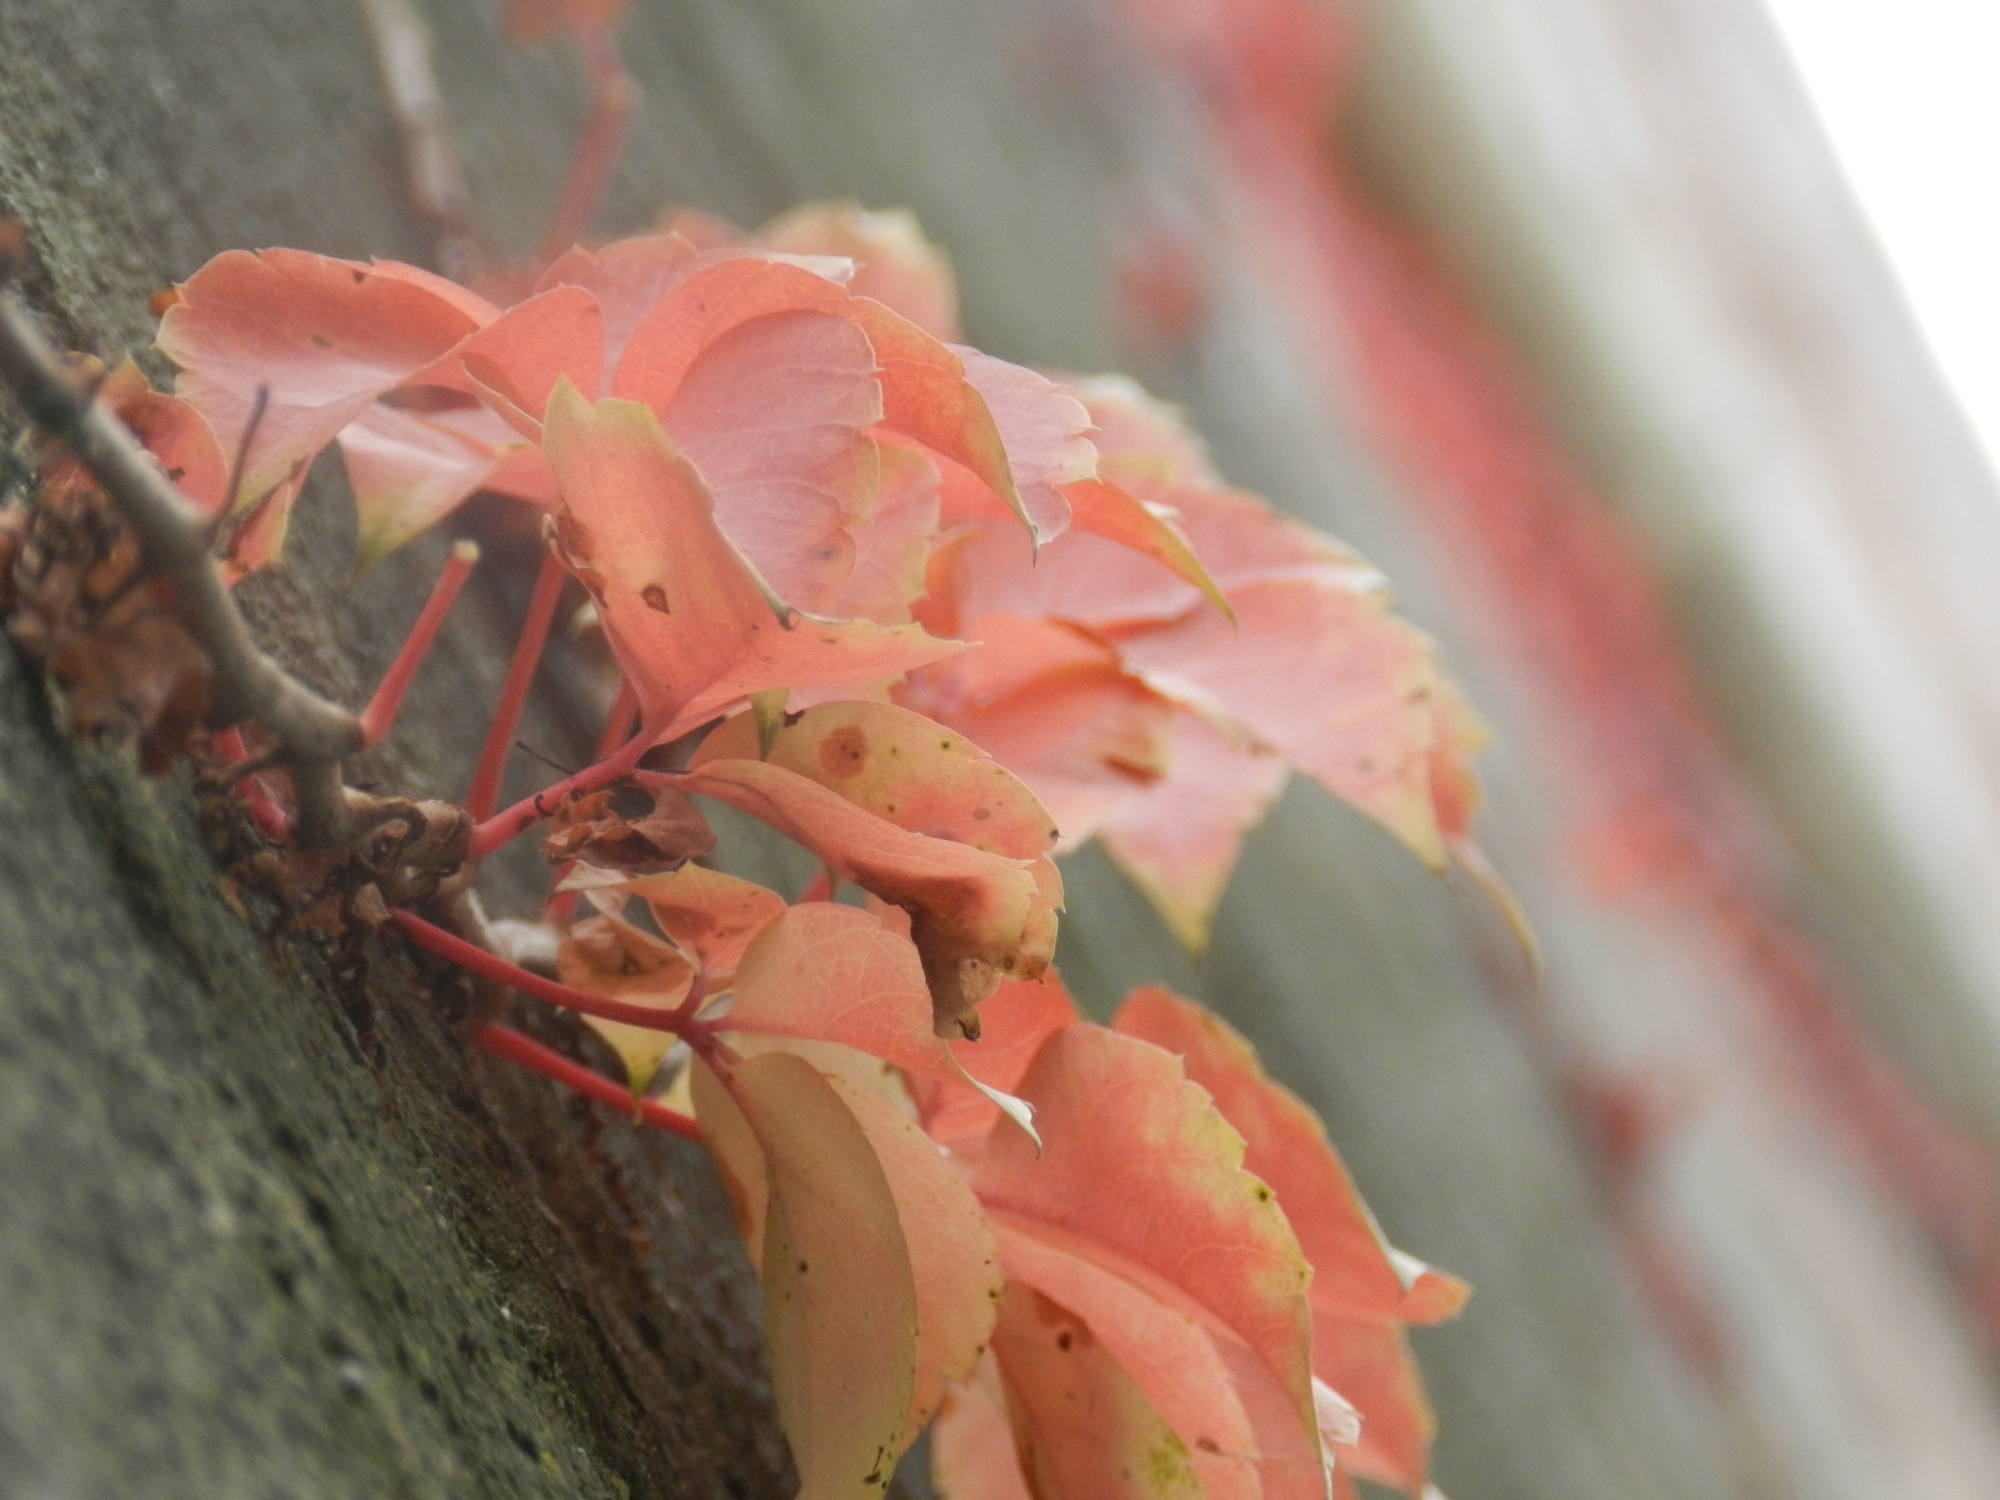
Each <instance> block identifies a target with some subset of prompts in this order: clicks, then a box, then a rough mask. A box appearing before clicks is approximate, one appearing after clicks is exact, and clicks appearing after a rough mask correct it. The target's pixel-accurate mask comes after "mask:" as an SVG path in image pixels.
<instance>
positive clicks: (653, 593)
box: [639, 583, 673, 615]
mask: <svg viewBox="0 0 2000 1500" xmlns="http://www.w3.org/2000/svg"><path fill="white" fill-rule="evenodd" d="M639 597H640V598H641V599H643V600H645V602H646V608H648V609H657V610H658V611H659V612H660V613H661V614H663V615H665V614H671V613H673V611H672V610H671V609H670V608H669V607H668V605H667V591H666V590H665V589H663V588H661V587H660V586H659V585H658V584H657V583H649V584H647V585H646V586H645V587H644V588H643V589H641V590H640V591H639Z"/></svg>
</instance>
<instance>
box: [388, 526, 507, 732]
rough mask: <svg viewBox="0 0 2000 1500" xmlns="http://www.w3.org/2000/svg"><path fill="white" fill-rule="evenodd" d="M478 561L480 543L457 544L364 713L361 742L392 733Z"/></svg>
mask: <svg viewBox="0 0 2000 1500" xmlns="http://www.w3.org/2000/svg"><path fill="white" fill-rule="evenodd" d="M478 561H479V544H478V543H477V542H455V543H453V544H452V549H451V556H450V557H448V558H446V559H445V564H444V571H443V572H441V573H439V574H438V578H437V582H436V583H434V584H432V585H431V596H430V598H429V599H428V600H426V601H425V602H424V607H423V611H422V613H420V614H419V615H418V616H417V623H416V624H414V625H412V626H411V627H410V633H409V634H408V635H407V636H405V637H404V638H403V646H402V649H401V650H400V651H398V652H397V653H396V659H395V660H394V661H393V662H391V663H389V670H388V671H387V672H384V673H383V674H382V685H381V686H380V687H378V688H376V689H375V696H374V697H373V698H370V699H369V700H368V706H367V707H366V708H364V709H362V710H361V743H362V744H364V745H372V744H374V743H375V742H376V741H377V740H379V739H381V738H382V736H383V735H385V734H387V733H388V732H389V726H390V725H391V724H393V723H395V722H396V710H397V709H399V708H401V707H402V706H403V694H404V693H406V692H408V691H409V687H410V683H411V681H412V680H413V679H414V678H415V677H416V675H417V668H419V667H421V666H422V665H423V664H424V657H425V656H426V655H427V654H428V653H429V651H430V649H431V644H432V642H434V641H435V640H436V639H437V633H438V630H439V628H440V627H441V626H442V625H443V624H444V617H445V616H446V615H448V614H450V613H451V606H452V604H453V603H454V602H455V601H456V600H457V598H458V591H459V590H460V589H462V588H464V587H465V580H466V579H468V578H470V577H471V576H472V569H473V566H474V565H475V564H476V563H477V562H478Z"/></svg>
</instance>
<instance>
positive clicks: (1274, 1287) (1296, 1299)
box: [972, 1023, 1316, 1441]
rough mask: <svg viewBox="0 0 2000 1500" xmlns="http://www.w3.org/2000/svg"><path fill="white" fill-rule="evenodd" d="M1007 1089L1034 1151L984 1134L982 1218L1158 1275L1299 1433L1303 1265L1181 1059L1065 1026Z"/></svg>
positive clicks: (1303, 1375) (1304, 1404)
mask: <svg viewBox="0 0 2000 1500" xmlns="http://www.w3.org/2000/svg"><path fill="white" fill-rule="evenodd" d="M1020 1092H1021V1093H1022V1095H1023V1096H1024V1097H1026V1098H1027V1099H1028V1100H1029V1101H1030V1102H1031V1103H1033V1104H1034V1105H1035V1108H1036V1111H1037V1118H1038V1120H1039V1121H1040V1122H1041V1126H1042V1131H1043V1137H1044V1140H1045V1141H1046V1143H1047V1149H1046V1150H1045V1152H1044V1153H1043V1155H1042V1156H1041V1157H1040V1158H1039V1160H1038V1159H1037V1158H1036V1157H1035V1155H1034V1154H1033V1152H1032V1150H1031V1149H1030V1148H1029V1147H1028V1145H1027V1143H1026V1142H1024V1141H1022V1140H1020V1139H1019V1138H1018V1136H1016V1135H1015V1134H1013V1133H1012V1132H1008V1131H996V1132H995V1133H994V1134H993V1135H992V1136H991V1137H989V1139H988V1141H987V1143H986V1145H985V1146H984V1148H983V1149H981V1150H980V1151H979V1152H978V1153H977V1156H976V1158H975V1162H974V1166H973V1177H972V1181H973V1189H974V1191H975V1192H977V1193H978V1194H979V1196H980V1199H981V1201H982V1202H984V1203H985V1204H986V1206H987V1208H988V1211H989V1212H990V1213H992V1214H993V1216H994V1220H995V1223H996V1224H997V1225H1000V1226H1003V1227H1007V1228H1012V1229H1017V1230H1019V1231H1021V1232H1023V1233H1028V1234H1032V1235H1033V1236H1035V1237H1037V1238H1039V1239H1041V1240H1043V1241H1045V1242H1047V1243H1050V1244H1053V1245H1055V1246H1057V1247H1058V1248H1063V1249H1067V1250H1069V1251H1070V1252H1071V1253H1075V1254H1080V1255H1083V1256H1086V1257H1088V1258H1091V1259H1094V1260H1097V1261H1098V1262H1099V1263H1100V1264H1104V1265H1107V1266H1109V1267H1111V1268H1113V1269H1120V1270H1121V1271H1123V1268H1126V1267H1130V1268H1133V1269H1135V1270H1136V1271H1137V1272H1139V1273H1141V1274H1143V1275H1145V1276H1147V1277H1151V1278H1157V1279H1158V1281H1159V1282H1160V1283H1161V1284H1162V1285H1163V1286H1164V1288H1166V1289H1168V1290H1169V1291H1170V1292H1171V1294H1172V1295H1174V1296H1176V1297H1178V1298H1181V1299H1185V1301H1186V1303H1187V1304H1188V1305H1189V1306H1192V1307H1198V1308H1200V1309H1202V1310H1204V1311H1205V1312H1206V1313H1207V1314H1208V1315H1209V1316H1212V1317H1213V1318H1214V1319H1215V1320H1216V1322H1217V1323H1218V1324H1219V1325H1220V1326H1221V1327H1222V1328H1223V1329H1225V1330H1227V1331H1228V1332H1229V1333H1231V1334H1232V1335H1234V1336H1235V1338H1237V1339H1238V1340H1240V1341H1241V1342H1242V1343H1243V1344H1245V1345H1246V1346H1248V1348H1249V1349H1250V1350H1251V1351H1252V1353H1253V1354H1254V1356H1255V1357H1256V1359H1257V1360H1258V1361H1259V1362H1260V1363H1261V1364H1262V1366H1263V1367H1264V1369H1265V1370H1267V1371H1268V1372H1269V1374H1270V1375H1271V1376H1272V1377H1273V1378H1274V1379H1275V1380H1276V1381H1277V1383H1278V1385H1279V1386H1280V1387H1281V1388H1282V1389H1283V1390H1284V1391H1285V1392H1286V1393H1287V1396H1288V1398H1289V1400H1290V1402H1291V1409H1292V1413H1293V1417H1294V1420H1295V1426H1296V1428H1297V1430H1299V1431H1300V1432H1303V1433H1305V1434H1307V1435H1308V1436H1310V1435H1312V1434H1313V1433H1315V1432H1316V1428H1315V1426H1314V1417H1313V1405H1312V1390H1311V1370H1310V1364H1309V1344H1310V1338H1311V1330H1310V1323H1309V1319H1308V1315H1307V1308H1306V1301H1305V1288H1306V1283H1307V1282H1308V1281H1309V1279H1310V1276H1311V1272H1310V1270H1309V1268H1308V1266H1307V1264H1306V1261H1305V1258H1304V1256H1303V1255H1302V1254H1301V1253H1300V1251H1299V1248H1298V1241H1297V1240H1296V1238H1295V1237H1294V1236H1293V1234H1292V1231H1291V1228H1290V1226H1289V1225H1287V1224H1286V1222H1285V1217H1284V1214H1283V1213H1282V1212H1281V1211H1280V1209H1279V1208H1278V1206H1277V1204H1276V1202H1275V1201H1274V1199H1273V1195H1272V1193H1271V1190H1270V1189H1269V1188H1268V1187H1266V1186H1265V1185H1264V1184H1263V1183H1262V1182H1260V1181H1258V1180H1257V1178H1256V1177H1254V1176H1252V1175H1251V1174H1250V1173H1249V1172H1247V1171H1245V1170H1244V1168H1243V1140H1242V1137H1241V1136H1239V1135H1238V1134H1237V1133H1236V1132H1235V1131H1234V1130H1233V1129H1231V1128H1230V1126H1229V1124H1228V1123H1227V1122H1226V1121H1225V1120H1224V1119H1223V1118H1222V1116H1221V1115H1220V1114H1219V1113H1218V1112H1217V1111H1216V1109H1215V1108H1214V1106H1213V1105H1212V1104H1211V1103H1210V1102H1209V1099H1208V1096H1207V1095H1206V1094H1205V1093H1204V1092H1203V1091H1202V1090H1201V1089H1200V1088H1199V1087H1198V1086H1197V1085H1195V1084H1193V1083H1190V1082H1189V1081H1188V1080H1187V1078H1186V1076H1185V1074H1184V1073H1183V1071H1182V1069H1181V1065H1180V1063H1179V1061H1178V1060H1177V1059H1176V1058H1174V1057H1173V1056H1172V1055H1171V1054H1169V1053H1167V1052H1164V1051H1162V1050H1161V1049H1159V1048H1157V1047H1154V1046H1151V1045H1149V1044H1147V1043H1143V1042H1140V1041H1137V1040H1136V1039H1134V1038H1131V1037H1126V1036H1120V1035H1118V1034H1117V1033H1115V1032H1111V1031H1108V1030H1105V1029H1104V1028H1101V1027H1097V1026H1091V1025H1087V1024H1083V1023H1079V1024H1076V1025H1073V1026H1069V1027H1066V1028H1064V1029H1063V1030H1062V1031H1059V1032H1057V1033H1056V1034H1055V1035H1053V1036H1051V1037H1050V1038H1049V1039H1048V1041H1046V1042H1045V1043H1044V1044H1043V1045H1042V1047H1041V1049H1040V1051H1039V1052H1038V1053H1037V1054H1036V1055H1035V1059H1034V1062H1033V1063H1032V1064H1031V1065H1030V1066H1029V1068H1028V1071H1027V1073H1026V1075H1025V1076H1024V1077H1023V1079H1022V1080H1021V1084H1020ZM1125 1274H1130V1273H1129V1272H1126V1273H1125ZM1314 1441H1316V1439H1314Z"/></svg>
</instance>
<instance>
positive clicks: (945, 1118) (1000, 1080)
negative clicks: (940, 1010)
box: [910, 974, 1076, 1147]
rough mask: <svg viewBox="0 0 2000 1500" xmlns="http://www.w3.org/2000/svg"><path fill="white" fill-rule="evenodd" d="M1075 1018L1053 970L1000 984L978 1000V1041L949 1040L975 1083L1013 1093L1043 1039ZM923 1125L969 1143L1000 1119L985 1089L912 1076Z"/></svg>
mask: <svg viewBox="0 0 2000 1500" xmlns="http://www.w3.org/2000/svg"><path fill="white" fill-rule="evenodd" d="M1075 1019H1076V1007H1075V1006H1074V1005H1072V1004H1071V1003H1070V998H1069V995H1068V993H1067V992H1066V991H1064V989H1063V987H1062V981H1061V980H1059V979H1057V978H1056V977H1055V975H1054V974H1046V975H1044V976H1043V977H1042V978H1040V979H1036V980H1016V981H1015V982H1013V983H1011V984H1003V985H1001V986H1000V987H999V988H998V989H996V990H995V991H994V992H993V993H992V994H991V995H989V996H987V997H986V999H985V1000H984V1001H983V1002H981V1004H980V1007H979V1026H980V1031H979V1040H978V1041H976V1042H969V1041H962V1040H961V1041H956V1042H951V1043H948V1045H949V1046H950V1048H951V1052H952V1056H953V1057H954V1058H956V1059H957V1061H958V1065H959V1066H960V1067H961V1068H962V1069H964V1072H965V1077H966V1078H969V1079H971V1080H973V1081H974V1083H975V1084H977V1085H983V1086H984V1087H985V1088H987V1089H993V1090H998V1091H1000V1092H1002V1093H1006V1094H1010V1095H1011V1094H1013V1093H1014V1092H1015V1091H1016V1090H1018V1089H1019V1088H1020V1086H1021V1080H1022V1078H1024V1077H1026V1076H1027V1072H1028V1064H1029V1063H1031V1062H1033V1061H1034V1058H1035V1054H1036V1053H1037V1052H1039V1051H1040V1050H1041V1047H1042V1043H1043V1042H1045V1041H1047V1040H1048V1039H1049V1038H1050V1037H1051V1036H1053V1035H1054V1034H1055V1033H1056V1032H1058V1031H1060V1030H1062V1029H1063V1027H1065V1026H1067V1025H1069V1024H1070V1023H1071V1022H1072V1021H1074V1020H1075ZM910 1091H911V1093H912V1094H914V1095H915V1096H916V1099H917V1105H918V1110H919V1113H920V1114H921V1115H922V1116H923V1121H924V1129H925V1130H927V1131H928V1132H929V1133H930V1135H931V1138H932V1139H933V1140H936V1141H938V1142H940V1143H941V1144H943V1145H945V1146H950V1147H959V1146H965V1145H969V1144H971V1143H973V1142H975V1141H977V1140H978V1138H979V1137H981V1136H983V1135H985V1134H986V1132H987V1131H989V1130H991V1129H992V1128H993V1126H994V1125H995V1124H996V1123H997V1122H998V1120H999V1118H1000V1111H999V1108H998V1106H997V1105H995V1104H994V1102H993V1100H992V1099H991V1098H990V1097H988V1095H987V1094H985V1093H982V1092H981V1091H980V1089H979V1088H977V1087H967V1086H966V1084H965V1082H964V1081H963V1080H962V1079H954V1078H951V1077H948V1076H946V1077H938V1078H929V1077H921V1076H919V1077H912V1078H911V1079H910Z"/></svg>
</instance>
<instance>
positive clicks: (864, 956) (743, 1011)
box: [714, 901, 951, 1074]
mask: <svg viewBox="0 0 2000 1500" xmlns="http://www.w3.org/2000/svg"><path fill="white" fill-rule="evenodd" d="M714 1024H715V1026H716V1027H717V1029H718V1030H722V1031H728V1032H747V1033H751V1034H754V1035H760V1036H777V1037H798V1038H805V1039H811V1040H817V1041H827V1042H838V1043H839V1044H840V1045H842V1046H844V1047H852V1048H855V1049H856V1050H858V1051H861V1052H866V1053H868V1054H870V1055H871V1056H874V1057H879V1058H882V1059H884V1060H885V1061H887V1062H891V1063H894V1064H895V1065H896V1066H897V1067H899V1068H906V1069H908V1070H910V1071H911V1072H915V1073H931V1074H943V1073H947V1072H948V1071H949V1070H950V1066H951V1064H950V1062H949V1060H948V1058H947V1056H946V1053H945V1050H944V1044H943V1043H942V1042H941V1041H939V1040H938V1038H937V1036H936V1035H935V1034H934V1033H933V1032H932V1030H931V1005H930V991H929V990H928V989H927V988H926V986H925V984H924V972H923V966H922V965H921V964H920V963H919V962H918V959H917V953H916V950H915V949H914V948H912V947H911V946H910V944H909V941H908V939H906V938H902V937H898V936H897V935H896V934H895V933H893V932H890V931H889V930H888V929H886V928H885V927H883V926H882V924H881V923H880V922H879V921H877V920H876V919H875V918H874V917H872V916H870V915H869V914H868V913H867V912H864V911H856V910H855V909H854V908H853V907H849V906H835V905H833V904H832V903H830V902H824V901H816V902H812V903H810V904H809V905H805V906H794V907H790V908H788V909H787V910H786V911H785V912H784V914H783V915H781V916H780V917H778V918H777V920H775V921H773V922H771V923H770V924H769V925H768V926H766V927H765V928H764V929H763V930H762V931H761V932H760V933H759V934H758V935H757V937H756V939H755V940H754V941H753V942H752V943H751V944H750V945H749V948H748V950H747V951H746V952H745V953H744V955H743V958H742V961H741V963H740V964H739V965H738V967H737V970H736V981H735V986H734V994H733V998H732V999H731V1001H730V1005H729V1009H728V1010H727V1011H726V1012H724V1013H723V1014H721V1015H719V1016H717V1017H716V1018H715V1022H714Z"/></svg>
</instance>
